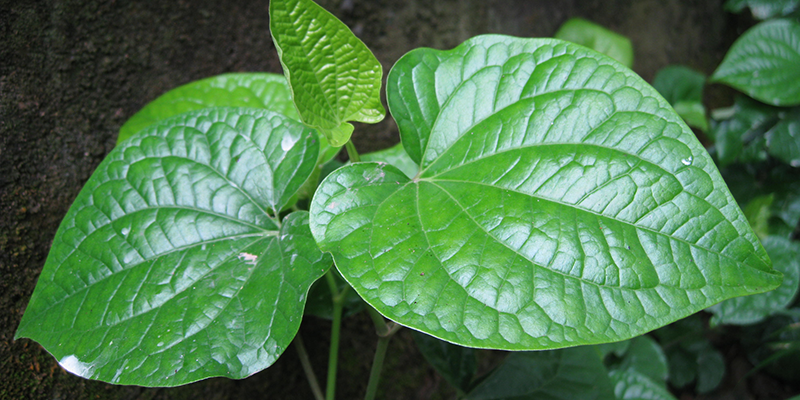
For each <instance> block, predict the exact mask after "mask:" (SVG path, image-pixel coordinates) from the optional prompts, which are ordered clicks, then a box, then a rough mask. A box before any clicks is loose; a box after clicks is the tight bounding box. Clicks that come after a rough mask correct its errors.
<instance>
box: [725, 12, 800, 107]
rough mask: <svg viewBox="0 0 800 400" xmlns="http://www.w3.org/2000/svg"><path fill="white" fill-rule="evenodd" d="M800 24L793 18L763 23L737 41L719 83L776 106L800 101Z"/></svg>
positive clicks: (732, 47)
mask: <svg viewBox="0 0 800 400" xmlns="http://www.w3.org/2000/svg"><path fill="white" fill-rule="evenodd" d="M798 65H800V23H798V22H797V21H794V20H792V19H782V20H774V21H767V22H762V23H760V24H758V25H756V26H754V27H753V28H751V29H750V30H748V31H747V32H745V33H744V34H743V35H742V36H741V37H740V38H739V39H737V40H736V42H734V43H733V46H731V49H730V50H729V51H728V54H726V55H725V59H724V60H722V64H720V66H719V68H717V70H716V71H715V72H714V74H713V75H712V76H711V80H712V81H715V82H721V83H725V84H727V85H730V86H733V87H734V88H736V89H739V90H741V91H742V92H745V93H747V94H748V95H749V96H751V97H753V98H755V99H757V100H759V101H763V102H764V103H767V104H772V105H776V106H791V105H796V104H800V85H798V84H797V82H800V68H798V67H797V66H798Z"/></svg>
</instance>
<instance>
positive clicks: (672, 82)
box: [653, 65, 706, 105]
mask: <svg viewBox="0 0 800 400" xmlns="http://www.w3.org/2000/svg"><path fill="white" fill-rule="evenodd" d="M705 84H706V76H705V75H703V74H702V73H700V72H697V71H695V70H693V69H691V68H687V67H684V66H682V65H669V66H666V67H664V68H662V69H660V70H658V72H656V76H655V78H654V79H653V88H655V89H656V90H658V92H659V93H661V95H662V96H664V98H665V99H666V100H667V101H668V102H669V103H670V104H673V105H674V104H676V103H678V102H681V101H699V102H702V101H703V87H704V86H705Z"/></svg>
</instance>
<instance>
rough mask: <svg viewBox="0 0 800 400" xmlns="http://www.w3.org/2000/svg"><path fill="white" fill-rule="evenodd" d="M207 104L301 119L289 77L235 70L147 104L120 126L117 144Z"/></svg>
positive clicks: (168, 93)
mask: <svg viewBox="0 0 800 400" xmlns="http://www.w3.org/2000/svg"><path fill="white" fill-rule="evenodd" d="M206 107H254V108H263V109H265V110H270V111H275V112H277V113H279V114H283V115H285V116H287V117H290V118H294V119H299V117H298V115H297V111H296V110H295V108H294V104H292V97H291V93H290V92H289V85H288V84H287V83H286V78H284V77H283V76H281V75H277V74H270V73H232V74H223V75H218V76H214V77H211V78H206V79H201V80H199V81H194V82H190V83H187V84H185V85H183V86H180V87H177V88H175V89H172V90H170V91H169V92H167V93H164V94H163V95H161V96H159V97H158V98H157V99H155V100H153V101H152V102H150V103H148V104H147V105H146V106H145V107H144V108H142V109H141V110H139V112H137V113H136V114H134V116H133V117H131V118H130V119H129V120H128V121H126V122H125V124H124V125H122V128H120V129H119V137H118V138H117V143H122V141H124V140H125V139H127V138H129V137H131V136H133V135H134V134H135V133H137V132H139V131H140V130H142V129H144V128H147V127H148V126H150V125H153V124H155V123H157V122H160V121H163V120H165V119H167V118H170V117H173V116H176V115H178V114H182V113H185V112H187V111H193V110H199V109H202V108H206Z"/></svg>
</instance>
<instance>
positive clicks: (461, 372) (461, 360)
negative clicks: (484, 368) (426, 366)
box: [412, 331, 478, 393]
mask: <svg viewBox="0 0 800 400" xmlns="http://www.w3.org/2000/svg"><path fill="white" fill-rule="evenodd" d="M412 335H413V336H414V343H416V344H417V348H418V349H419V351H420V353H422V355H423V357H425V360H427V361H428V363H430V364H431V365H432V366H433V368H435V369H436V371H437V372H438V373H439V374H440V375H442V377H444V379H445V380H447V382H449V383H450V384H451V385H453V387H455V388H457V389H458V390H460V391H461V392H463V393H466V392H467V391H469V389H470V383H471V382H472V378H473V376H475V372H476V371H477V369H478V362H477V358H476V356H475V349H472V348H469V347H462V346H458V345H454V344H451V343H448V342H445V341H444V340H439V339H437V338H435V337H433V336H429V335H426V334H424V333H419V332H417V331H413V332H412Z"/></svg>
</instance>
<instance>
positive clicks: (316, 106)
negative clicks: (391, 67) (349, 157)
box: [269, 0, 386, 146]
mask: <svg viewBox="0 0 800 400" xmlns="http://www.w3.org/2000/svg"><path fill="white" fill-rule="evenodd" d="M269 16H270V20H269V27H270V31H271V32H272V39H273V41H274V42H275V47H276V48H277V50H278V56H279V57H280V59H281V64H282V65H283V72H284V74H286V78H287V79H288V80H289V86H290V87H291V90H292V95H293V96H294V102H295V104H296V105H297V109H298V111H299V112H300V117H301V118H302V119H303V122H305V123H306V124H308V125H310V126H312V127H314V128H317V129H318V130H320V131H321V132H322V133H323V134H325V137H326V138H327V139H328V141H329V142H330V143H331V145H333V146H342V145H344V144H345V143H346V142H347V141H348V140H349V139H350V135H351V134H352V133H353V125H351V124H349V123H348V122H347V121H359V122H366V123H376V122H380V121H381V120H382V119H383V117H384V116H385V114H386V111H385V110H384V109H383V105H381V100H380V89H381V76H382V75H383V70H382V68H381V64H380V63H379V62H378V59H377V58H375V56H374V55H373V54H372V52H371V51H369V49H368V48H367V46H366V45H365V44H364V43H363V42H362V41H361V40H360V39H359V38H357V37H356V36H355V35H354V34H353V32H351V31H350V29H349V28H348V27H347V26H346V25H345V24H344V23H342V22H341V21H339V19H338V18H336V17H335V16H333V15H331V13H329V12H327V11H325V9H323V8H322V7H320V6H319V5H317V4H316V3H314V2H313V1H311V0H271V1H270V2H269Z"/></svg>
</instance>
